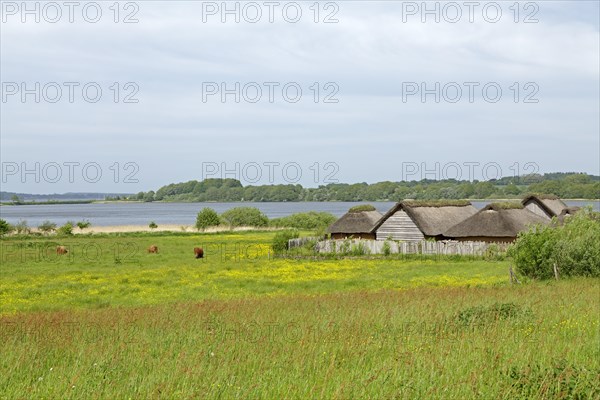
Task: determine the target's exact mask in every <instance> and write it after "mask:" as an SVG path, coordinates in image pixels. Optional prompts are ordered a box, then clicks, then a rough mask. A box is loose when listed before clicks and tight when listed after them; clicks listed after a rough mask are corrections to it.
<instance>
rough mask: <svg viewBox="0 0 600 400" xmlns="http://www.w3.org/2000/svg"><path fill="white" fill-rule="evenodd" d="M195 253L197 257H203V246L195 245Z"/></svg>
mask: <svg viewBox="0 0 600 400" xmlns="http://www.w3.org/2000/svg"><path fill="white" fill-rule="evenodd" d="M194 254H195V255H196V258H202V257H204V250H202V247H194Z"/></svg>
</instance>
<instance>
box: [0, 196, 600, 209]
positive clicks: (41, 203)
mask: <svg viewBox="0 0 600 400" xmlns="http://www.w3.org/2000/svg"><path fill="white" fill-rule="evenodd" d="M435 200H448V199H435ZM465 200H468V201H471V202H473V201H475V202H495V201H520V200H521V198H520V197H514V198H507V199H465ZM561 200H563V201H589V202H595V201H597V202H600V199H581V198H580V199H561ZM397 201H398V200H366V201H341V200H324V201H163V200H160V201H150V202H145V201H139V200H49V201H32V202H29V201H26V202H21V203H18V204H15V203H12V202H6V203H1V202H0V206H13V207H18V206H44V205H61V204H62V205H69V204H115V203H119V204H129V203H132V204H141V203H159V204H169V203H173V204H178V203H179V204H193V203H198V204H211V203H218V204H247V203H357V204H358V203H387V202H389V203H395V202H397Z"/></svg>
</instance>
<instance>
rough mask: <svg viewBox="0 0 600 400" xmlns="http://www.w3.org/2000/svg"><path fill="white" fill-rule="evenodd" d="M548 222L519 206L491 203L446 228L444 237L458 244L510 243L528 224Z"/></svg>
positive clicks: (544, 218)
mask: <svg viewBox="0 0 600 400" xmlns="http://www.w3.org/2000/svg"><path fill="white" fill-rule="evenodd" d="M549 222H550V221H549V220H548V218H546V217H542V216H539V215H536V214H535V213H533V212H531V211H530V210H528V209H526V208H524V207H523V205H522V204H519V203H492V204H488V205H487V206H485V207H484V208H483V209H481V210H480V211H479V212H478V213H477V214H475V215H473V216H471V217H469V218H467V219H465V220H464V221H462V222H460V223H459V224H457V225H455V226H453V227H451V228H449V229H448V230H447V231H445V232H444V236H445V237H446V238H448V239H455V240H461V241H483V242H512V241H513V240H515V239H516V238H517V235H518V234H519V232H521V231H524V230H527V229H528V228H529V227H530V226H531V225H535V224H548V223H549Z"/></svg>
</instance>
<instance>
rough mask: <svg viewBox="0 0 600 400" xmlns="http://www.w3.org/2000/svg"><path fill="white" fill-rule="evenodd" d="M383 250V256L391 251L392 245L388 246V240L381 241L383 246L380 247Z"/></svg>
mask: <svg viewBox="0 0 600 400" xmlns="http://www.w3.org/2000/svg"><path fill="white" fill-rule="evenodd" d="M381 250H382V251H383V255H384V256H389V255H390V254H391V253H392V247H391V246H390V242H388V241H387V240H386V241H385V242H383V247H382V249H381Z"/></svg>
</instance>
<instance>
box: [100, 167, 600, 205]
mask: <svg viewBox="0 0 600 400" xmlns="http://www.w3.org/2000/svg"><path fill="white" fill-rule="evenodd" d="M529 193H539V194H548V195H556V196H559V197H561V198H567V199H568V198H572V199H597V198H600V177H599V176H594V175H588V174H583V173H549V174H544V175H539V174H535V175H527V176H521V177H504V178H501V179H493V180H489V181H472V182H471V181H457V180H453V179H449V180H428V179H424V180H421V181H410V182H404V181H403V182H389V181H387V182H378V183H374V184H367V183H355V184H347V183H330V184H328V185H322V186H319V187H317V188H303V187H302V185H299V184H295V185H294V184H287V185H284V184H280V185H262V186H243V185H242V184H241V182H240V181H239V180H236V179H218V178H213V179H206V180H203V181H196V180H191V181H188V182H182V183H172V184H169V185H166V186H163V187H161V188H160V189H158V190H157V191H156V192H154V191H149V192H139V193H137V194H136V195H133V196H130V197H128V198H109V197H107V200H136V201H147V202H150V201H173V202H176V201H177V202H206V201H215V202H232V201H251V202H281V201H296V202H297V201H399V200H403V199H418V200H436V199H493V198H521V197H523V196H524V195H526V194H529Z"/></svg>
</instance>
